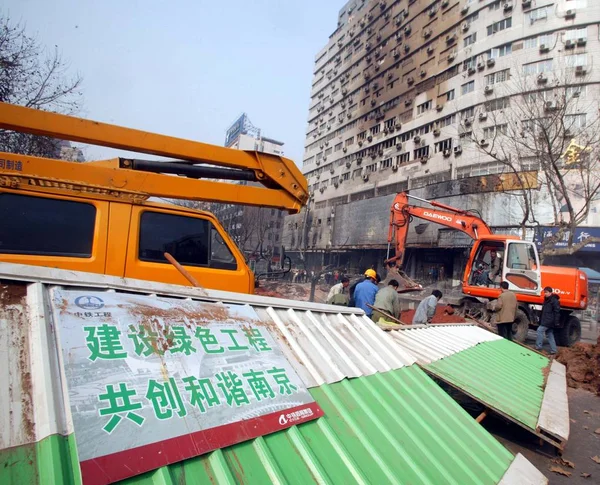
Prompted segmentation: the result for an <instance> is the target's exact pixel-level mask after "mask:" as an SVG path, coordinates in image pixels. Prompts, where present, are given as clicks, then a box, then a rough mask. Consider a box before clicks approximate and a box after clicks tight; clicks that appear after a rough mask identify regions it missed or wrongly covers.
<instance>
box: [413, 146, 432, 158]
mask: <svg viewBox="0 0 600 485" xmlns="http://www.w3.org/2000/svg"><path fill="white" fill-rule="evenodd" d="M419 158H429V145H427V146H425V147H421V148H417V149H416V150H415V156H414V159H415V160H418V159H419Z"/></svg>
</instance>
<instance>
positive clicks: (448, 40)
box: [446, 34, 456, 44]
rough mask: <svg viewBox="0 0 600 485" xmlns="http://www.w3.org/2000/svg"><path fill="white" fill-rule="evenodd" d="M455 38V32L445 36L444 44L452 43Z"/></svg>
mask: <svg viewBox="0 0 600 485" xmlns="http://www.w3.org/2000/svg"><path fill="white" fill-rule="evenodd" d="M455 40H456V34H450V35H447V36H446V44H452V43H453V42H454V41H455Z"/></svg>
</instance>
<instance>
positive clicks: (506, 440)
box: [482, 388, 600, 485]
mask: <svg viewBox="0 0 600 485" xmlns="http://www.w3.org/2000/svg"><path fill="white" fill-rule="evenodd" d="M568 394H569V412H570V417H571V433H570V436H569V441H568V442H567V446H566V447H565V450H564V452H563V455H562V458H564V459H566V460H569V461H571V462H573V463H574V465H575V468H569V467H568V466H561V468H563V469H565V470H567V471H569V472H571V473H572V475H571V476H570V477H566V476H562V475H558V474H556V473H554V472H551V471H550V467H551V466H557V464H556V463H553V462H552V459H556V456H554V451H553V448H552V447H551V446H550V445H548V444H545V445H544V446H543V447H542V448H540V446H539V441H538V439H537V438H535V437H534V436H533V435H532V434H530V433H529V432H527V431H525V430H523V429H522V428H521V427H519V426H517V425H515V424H513V423H509V424H506V422H505V421H503V420H500V419H498V418H495V417H489V418H486V419H485V420H484V421H483V423H482V424H483V425H484V427H485V428H487V429H488V431H490V432H491V433H492V434H493V435H494V436H495V437H496V438H497V439H498V440H499V441H500V442H501V443H502V444H503V445H504V446H506V448H508V449H509V450H510V451H511V452H513V453H515V454H516V453H522V454H523V455H524V456H525V457H526V458H527V459H528V460H529V461H531V462H532V463H533V464H534V465H535V466H536V467H537V468H538V469H539V470H540V471H541V472H542V473H543V474H544V475H546V477H548V479H549V480H550V485H555V484H556V485H563V484H565V485H566V484H569V485H576V484H578V483H581V484H588V485H589V484H597V483H600V465H599V464H596V463H595V462H594V461H592V459H591V457H592V456H596V455H599V456H600V434H596V433H595V430H597V429H598V430H599V431H600V397H598V396H596V395H594V394H592V393H590V392H587V391H583V390H580V389H571V388H569V390H568ZM558 466H560V465H558ZM581 473H590V474H591V477H589V478H587V479H585V478H583V477H581Z"/></svg>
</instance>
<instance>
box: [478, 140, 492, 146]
mask: <svg viewBox="0 0 600 485" xmlns="http://www.w3.org/2000/svg"><path fill="white" fill-rule="evenodd" d="M489 144H490V143H489V142H488V141H487V140H486V139H485V138H484V139H482V140H480V141H479V146H482V147H486V146H488V145H489Z"/></svg>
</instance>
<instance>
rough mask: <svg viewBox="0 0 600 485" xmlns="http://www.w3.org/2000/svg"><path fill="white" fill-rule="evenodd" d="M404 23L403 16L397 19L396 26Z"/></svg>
mask: <svg viewBox="0 0 600 485" xmlns="http://www.w3.org/2000/svg"><path fill="white" fill-rule="evenodd" d="M401 23H402V16H401V15H400V16H398V18H397V19H396V25H400V24H401Z"/></svg>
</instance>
